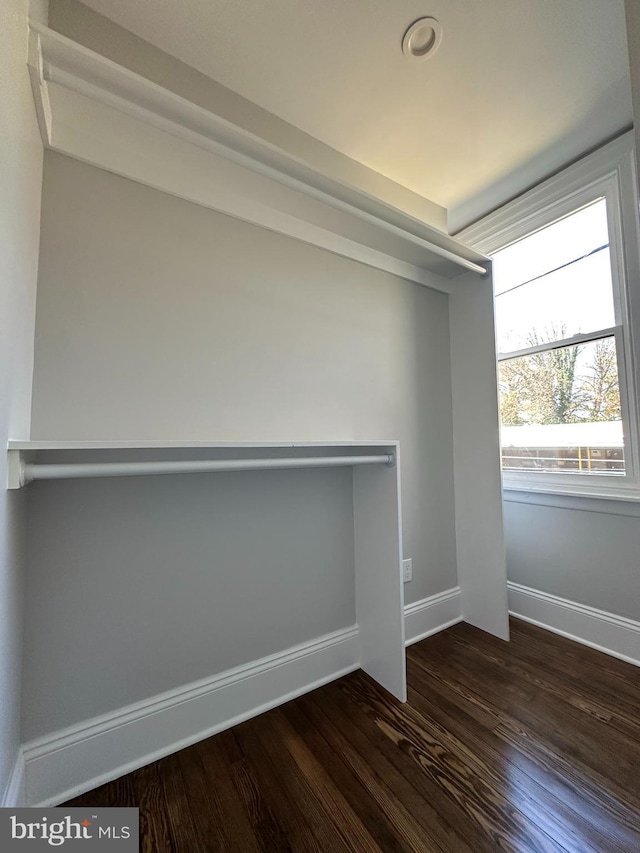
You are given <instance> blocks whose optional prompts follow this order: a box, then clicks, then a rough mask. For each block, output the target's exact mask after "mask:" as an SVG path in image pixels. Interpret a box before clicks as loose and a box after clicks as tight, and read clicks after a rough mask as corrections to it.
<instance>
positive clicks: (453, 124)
mask: <svg viewBox="0 0 640 853" xmlns="http://www.w3.org/2000/svg"><path fill="white" fill-rule="evenodd" d="M84 3H85V5H87V6H89V7H90V8H92V9H94V10H95V11H97V12H100V13H101V14H103V15H105V16H106V17H108V18H110V19H111V20H113V21H115V22H116V23H118V24H120V25H121V26H123V27H125V28H127V29H128V30H131V31H132V32H133V33H135V34H136V35H138V36H140V37H141V38H143V39H145V40H146V41H149V42H151V43H152V44H154V45H155V46H156V47H158V48H160V49H162V50H164V51H166V52H167V53H170V54H172V55H173V56H175V57H176V58H178V59H180V60H182V61H183V62H186V63H188V64H189V65H191V66H193V67H194V68H196V69H198V70H199V71H201V72H203V73H204V74H207V75H208V76H210V77H212V78H214V79H215V80H217V81H218V82H220V83H222V84H223V85H224V86H226V87H228V88H230V89H232V90H234V91H235V92H237V93H239V94H241V95H242V96H244V97H245V98H248V99H249V100H251V101H253V102H255V103H256V104H258V105H259V106H261V107H263V108H265V109H267V110H269V111H270V112H272V113H274V114H275V115H277V116H279V117H280V118H282V119H284V120H286V121H287V122H289V123H291V124H293V125H295V126H296V127H298V128H299V129H301V130H304V131H305V132H307V133H309V134H311V135H312V136H314V137H316V138H317V139H319V140H321V141H323V142H325V143H327V144H328V145H331V146H332V147H333V148H335V149H337V150H338V151H340V152H342V153H343V154H346V155H348V156H349V157H351V158H353V159H355V160H357V161H359V162H361V163H363V164H365V165H366V166H368V167H370V168H371V169H374V170H375V171H377V172H380V173H381V174H383V175H385V176H386V177H388V178H391V179H392V180H394V181H396V182H398V183H400V184H402V185H403V186H406V187H408V188H409V189H411V190H413V191H414V192H417V193H419V194H421V195H423V196H426V197H427V198H429V199H431V200H432V201H435V202H437V203H438V204H441V205H443V206H445V207H447V208H449V210H450V230H452V231H455V230H456V228H457V227H461V226H462V225H464V224H466V223H467V222H469V221H471V220H473V219H474V218H476V217H477V216H479V215H481V214H482V213H485V212H487V211H488V210H490V209H491V208H493V207H495V206H496V205H498V204H500V203H502V202H504V201H506V200H507V199H508V198H510V197H512V196H513V195H516V194H518V193H519V192H521V191H522V190H524V189H525V188H527V187H528V186H530V185H532V184H534V183H536V182H537V181H539V180H540V179H542V178H543V177H545V176H546V175H548V174H550V173H551V172H553V171H555V170H557V169H558V168H560V167H561V166H563V165H564V164H566V163H567V162H569V161H571V160H572V159H575V158H576V157H578V156H580V155H581V154H583V153H585V152H586V151H588V150H589V149H591V148H593V147H595V146H596V145H598V144H599V143H601V142H603V141H605V140H606V139H608V138H609V137H611V136H613V135H615V134H616V133H618V132H620V131H621V130H623V129H625V128H627V127H630V126H631V123H632V106H631V90H630V83H629V72H628V58H627V47H626V34H625V23H624V0H262V2H258V0H180V2H175V0H84ZM425 15H430V16H433V17H435V18H437V19H438V20H439V21H440V23H441V24H442V27H443V32H444V35H443V40H442V44H441V46H440V49H439V50H438V52H437V53H436V54H435V55H434V56H433V57H432V58H429V59H428V60H427V61H425V62H418V63H416V62H410V61H408V60H407V59H406V58H405V57H404V56H403V54H402V51H401V40H402V36H403V33H404V31H405V30H406V28H407V27H408V26H409V24H411V23H412V22H413V21H414V20H415V19H416V18H419V17H422V16H425ZM451 226H452V227H451Z"/></svg>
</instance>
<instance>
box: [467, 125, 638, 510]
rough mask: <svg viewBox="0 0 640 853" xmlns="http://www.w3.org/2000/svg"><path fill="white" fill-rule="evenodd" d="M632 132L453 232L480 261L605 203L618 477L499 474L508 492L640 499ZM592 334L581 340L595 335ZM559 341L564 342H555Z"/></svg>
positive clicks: (595, 336) (599, 332) (636, 269)
mask: <svg viewBox="0 0 640 853" xmlns="http://www.w3.org/2000/svg"><path fill="white" fill-rule="evenodd" d="M633 144H634V138H633V132H632V131H630V132H629V133H625V134H624V135H622V136H620V137H619V138H618V139H616V140H614V141H613V142H611V143H609V144H608V145H605V146H604V147H603V148H600V149H599V150H598V151H595V152H594V153H592V154H590V155H589V156H587V157H585V158H583V159H582V160H580V161H578V162H577V163H574V164H573V165H571V166H569V167H568V168H566V169H564V170H563V171H562V172H559V173H558V174H557V175H554V176H553V177H552V178H550V179H548V180H547V181H545V182H544V183H542V184H540V185H538V186H537V187H535V188H534V189H532V190H530V191H529V192H527V193H525V194H524V195H522V196H520V197H518V198H517V199H515V200H514V201H512V202H509V203H508V204H506V205H504V206H503V207H501V208H499V209H498V210H496V211H494V212H493V213H490V214H489V215H488V216H485V217H484V218H483V219H481V220H480V221H478V222H476V223H474V224H473V225H471V226H469V227H468V228H465V229H464V230H463V231H461V232H459V233H458V234H456V238H457V239H459V240H461V241H462V242H464V243H467V244H468V245H470V246H472V247H473V248H475V249H477V250H479V251H481V252H483V253H484V254H486V255H489V256H491V255H493V254H494V253H495V252H497V251H498V250H500V249H504V248H506V247H507V246H509V245H511V244H512V243H515V242H516V241H518V240H521V239H522V238H523V237H526V236H528V235H529V234H531V233H533V232H535V231H539V230H540V229H541V228H544V227H545V226H547V225H550V224H552V223H553V222H556V221H557V220H559V219H561V218H563V217H564V216H567V215H568V214H570V213H573V212H574V211H576V210H578V209H580V208H582V207H585V206H586V205H587V204H589V203H590V202H592V201H595V200H596V199H599V198H605V199H606V203H607V218H608V226H609V240H610V257H611V274H612V285H613V300H614V311H615V326H614V327H613V329H612V331H613V334H614V336H615V339H616V350H617V357H618V376H619V383H620V400H621V407H622V428H623V434H624V454H625V471H626V473H625V475H624V476H615V477H612V476H610V475H609V476H606V475H602V476H600V475H594V474H592V475H589V477H584V478H581V477H580V475H579V474H562V473H555V472H554V473H548V472H546V473H538V474H532V473H531V472H529V471H504V472H503V486H504V489H505V498H507V499H509V494H508V493H509V492H513V493H514V498H513V499H516V498H515V493H525V492H529V493H536V494H538V495H544V494H548V495H554V494H556V495H572V496H583V497H592V498H609V499H614V500H627V501H640V436H639V428H638V424H639V421H640V417H639V415H640V410H639V409H638V401H640V387H639V385H638V381H639V375H640V363H639V361H638V355H639V353H640V237H639V234H640V225H639V218H638V190H637V187H638V184H637V178H636V166H635V155H634V147H633ZM606 331H607V330H599V331H598V332H596V333H594V334H593V335H591V334H587V335H580V336H578V337H580V338H582V339H595V338H601V337H603V336H604V335H603V332H605V333H606ZM563 343H566V342H563Z"/></svg>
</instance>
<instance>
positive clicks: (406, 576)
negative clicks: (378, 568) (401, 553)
mask: <svg viewBox="0 0 640 853" xmlns="http://www.w3.org/2000/svg"><path fill="white" fill-rule="evenodd" d="M402 580H403V581H404V582H405V583H409V581H410V580H413V560H412V559H411V557H409V558H408V559H407V560H403V561H402Z"/></svg>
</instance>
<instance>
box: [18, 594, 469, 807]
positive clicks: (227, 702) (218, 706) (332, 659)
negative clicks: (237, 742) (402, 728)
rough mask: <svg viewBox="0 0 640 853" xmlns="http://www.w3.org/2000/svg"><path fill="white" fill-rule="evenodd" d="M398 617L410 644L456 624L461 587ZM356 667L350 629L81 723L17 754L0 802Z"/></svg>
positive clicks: (173, 743) (35, 798) (222, 724)
mask: <svg viewBox="0 0 640 853" xmlns="http://www.w3.org/2000/svg"><path fill="white" fill-rule="evenodd" d="M404 612H405V624H406V644H407V645H409V644H411V643H416V642H418V641H419V640H422V639H424V638H425V637H428V636H430V635H431V634H435V633H437V632H438V631H442V630H444V629H445V628H447V627H449V625H453V624H455V623H456V622H460V621H461V619H462V615H461V597H460V588H459V587H455V588H454V589H449V590H446V591H445V592H441V593H437V594H436V595H432V596H429V597H428V598H424V599H422V600H420V601H417V602H415V603H414V604H409V605H406V606H405V609H404ZM359 666H360V650H359V631H358V627H357V626H356V625H354V626H351V627H349V628H344V629H342V630H339V631H335V632H333V633H331V634H327V635H325V636H323V637H319V638H317V639H315V640H312V641H310V642H306V643H301V644H300V645H298V646H295V647H292V648H289V649H286V650H285V651H283V652H279V653H277V654H273V655H269V656H268V657H265V658H262V659H260V660H256V661H251V662H250V663H247V664H244V665H242V666H238V667H235V668H233V669H230V670H227V671H226V672H222V673H220V674H218V675H215V676H213V677H211V678H204V679H201V680H200V681H196V682H193V683H191V684H186V685H183V686H181V687H179V688H177V689H175V690H170V691H167V692H166V693H162V694H160V695H157V696H152V697H151V698H149V699H145V700H144V701H142V702H136V703H134V704H132V705H129V706H127V707H125V708H119V709H117V710H115V711H112V712H110V713H107V714H103V715H101V716H99V717H94V718H92V719H90V720H84V721H82V722H80V723H78V724H77V725H74V726H70V727H68V728H66V729H63V730H61V731H57V732H53V733H51V734H49V735H46V736H45V737H42V738H38V739H37V740H34V741H31V742H30V743H27V744H24V745H23V746H22V747H21V750H20V754H19V756H18V761H17V762H16V768H15V770H14V773H13V776H12V780H11V782H10V784H9V787H8V788H7V793H6V794H5V800H4V801H5V803H6V805H10V806H16V805H21V804H22V805H29V806H42V807H44V806H49V805H57V804H59V803H61V802H64V801H65V800H68V799H71V798H72V797H74V796H77V795H79V794H81V793H83V792H85V791H89V790H92V789H93V788H95V787H97V786H98V785H101V784H104V783H105V782H109V781H111V780H112V779H117V778H118V777H119V776H122V775H124V774H125V773H129V772H131V771H132V770H136V769H137V768H139V767H143V766H145V765H146V764H149V763H150V762H152V761H156V760H158V759H160V758H162V757H163V756H165V755H169V754H171V753H173V752H176V751H177V750H179V749H183V748H184V747H186V746H189V745H190V744H193V743H197V742H198V741H200V740H203V739H204V738H207V737H210V736H211V735H213V734H216V733H217V732H220V731H223V730H224V729H228V728H230V727H231V726H234V725H237V724H238V723H240V722H242V721H243V720H247V719H249V718H251V717H255V716H256V715H257V714H260V713H263V712H264V711H267V710H269V709H270V708H273V707H276V706H277V705H281V704H283V703H284V702H288V701H289V700H290V699H293V698H295V697H296V696H300V695H301V694H303V693H307V692H309V691H310V690H314V689H315V688H316V687H320V686H321V685H323V684H326V683H327V682H329V681H333V680H335V679H336V678H340V677H341V676H343V675H346V674H347V673H349V672H352V671H354V670H355V669H357V668H358V667H359ZM23 790H24V794H22V791H23Z"/></svg>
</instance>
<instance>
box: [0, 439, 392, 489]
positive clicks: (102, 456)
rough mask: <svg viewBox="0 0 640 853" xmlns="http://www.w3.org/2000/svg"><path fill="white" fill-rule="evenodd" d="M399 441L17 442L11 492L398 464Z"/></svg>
mask: <svg viewBox="0 0 640 853" xmlns="http://www.w3.org/2000/svg"><path fill="white" fill-rule="evenodd" d="M397 452H398V442H397V441H394V440H383V441H332V442H325V441H311V442H229V441H217V442H208V441H109V442H104V441H16V440H12V441H9V442H8V483H7V487H8V488H9V489H19V488H21V487H22V486H25V485H27V484H28V483H30V482H31V481H33V480H57V479H84V478H94V477H131V476H148V475H159V474H194V473H211V472H216V471H246V470H266V469H291V468H320V467H346V466H354V465H391V466H392V465H395V462H396V456H397Z"/></svg>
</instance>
